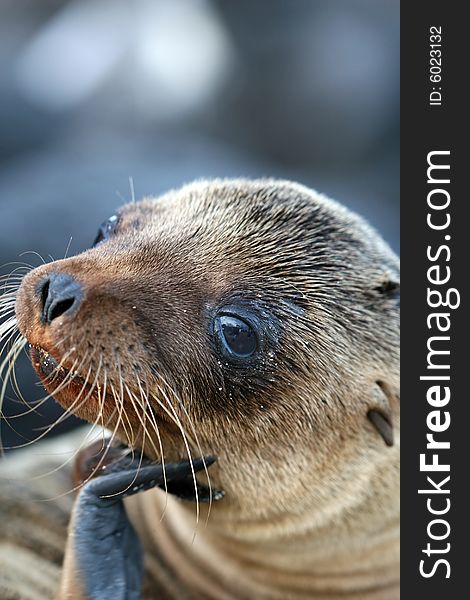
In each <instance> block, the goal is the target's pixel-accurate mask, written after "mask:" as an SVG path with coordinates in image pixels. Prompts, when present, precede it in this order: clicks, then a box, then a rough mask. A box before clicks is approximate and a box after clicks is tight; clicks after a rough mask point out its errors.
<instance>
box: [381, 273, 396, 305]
mask: <svg viewBox="0 0 470 600" xmlns="http://www.w3.org/2000/svg"><path fill="white" fill-rule="evenodd" d="M375 291H376V292H378V293H379V294H380V295H382V296H384V297H385V298H390V299H391V300H396V301H397V302H398V305H399V304H400V279H399V277H398V276H397V275H394V274H393V273H389V272H388V271H387V272H386V273H384V274H383V277H382V279H381V280H380V282H379V284H378V285H377V286H376V287H375Z"/></svg>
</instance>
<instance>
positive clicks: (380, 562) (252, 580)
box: [129, 492, 399, 600]
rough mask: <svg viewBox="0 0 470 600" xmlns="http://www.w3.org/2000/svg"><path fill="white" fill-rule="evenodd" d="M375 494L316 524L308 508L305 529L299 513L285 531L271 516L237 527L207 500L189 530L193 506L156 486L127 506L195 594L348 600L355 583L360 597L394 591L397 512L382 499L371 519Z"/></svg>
mask: <svg viewBox="0 0 470 600" xmlns="http://www.w3.org/2000/svg"><path fill="white" fill-rule="evenodd" d="M376 501H377V498H374V499H372V496H371V497H368V498H366V499H364V501H363V502H361V503H360V504H358V505H357V506H356V507H355V509H354V511H353V512H352V514H350V519H349V521H348V523H347V524H346V525H345V523H344V522H336V523H334V522H330V523H328V524H325V525H323V526H318V527H316V526H315V525H314V521H315V517H314V515H312V523H311V526H310V528H309V524H308V522H307V519H304V530H303V531H301V530H300V529H299V531H298V532H297V533H295V534H293V533H292V531H289V524H288V523H285V530H284V532H280V531H274V532H273V527H272V523H271V524H269V523H265V524H262V523H259V524H258V527H257V528H256V529H255V530H254V529H253V526H252V527H249V526H246V527H241V528H240V527H237V526H236V525H235V520H234V521H233V523H231V524H228V525H227V521H226V520H224V519H223V518H222V516H221V515H218V514H217V513H218V509H222V504H220V505H219V506H213V507H212V509H211V513H212V514H211V515H210V516H209V520H208V522H207V523H206V520H205V518H206V514H205V512H204V510H203V511H202V513H201V515H200V522H199V525H198V526H197V527H196V529H195V519H194V514H195V511H194V506H191V505H190V504H188V503H181V502H178V501H177V500H174V499H173V498H168V499H167V500H165V499H164V496H163V494H161V493H158V492H157V493H156V494H147V495H145V496H143V497H141V498H135V499H133V500H132V501H131V502H130V503H129V511H130V513H131V515H132V518H133V522H134V525H135V526H136V528H137V530H139V532H140V534H141V536H142V539H143V540H144V541H147V542H149V543H150V544H151V547H152V550H153V551H154V552H156V553H157V555H158V556H159V557H160V559H161V560H162V561H164V562H165V564H166V565H167V566H168V567H169V568H170V569H174V570H175V572H178V574H179V577H180V578H181V580H180V581H179V583H178V586H182V588H181V589H185V590H188V591H189V590H190V591H191V593H192V594H193V595H194V597H201V598H202V597H203V598H213V599H216V598H217V599H219V598H226V599H231V600H235V599H236V600H239V599H245V598H260V599H264V598H265V599H270V600H284V599H285V598H289V599H292V600H296V599H299V600H300V599H301V598H305V595H306V594H308V597H309V598H312V599H313V598H328V599H332V600H335V599H336V598H338V599H341V600H347V599H348V598H349V597H351V598H357V597H358V596H357V594H358V590H360V591H361V596H360V597H361V599H363V600H388V599H389V598H390V597H392V596H393V593H398V592H397V590H398V576H397V568H398V562H399V523H398V513H397V510H396V507H395V508H394V507H391V506H388V507H387V508H386V510H384V513H383V514H382V515H381V517H380V522H376V521H375V520H374V518H373V517H371V508H370V503H371V502H372V503H375V502H376ZM166 502H168V505H167V510H166V511H165V516H164V518H163V519H162V520H160V517H161V513H162V510H163V507H164V506H165V504H166ZM149 530H152V535H151V539H150V538H149V537H148V533H146V532H148V531H149ZM256 531H257V532H258V535H256V533H255V532H256ZM194 533H195V535H194ZM154 575H155V577H156V578H157V579H158V573H157V574H155V573H154ZM178 586H176V585H175V588H174V589H179V587H178ZM227 590H230V592H227ZM349 593H350V596H349V595H348V594H349ZM177 597H178V596H175V598H177Z"/></svg>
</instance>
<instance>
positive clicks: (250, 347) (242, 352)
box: [214, 315, 258, 358]
mask: <svg viewBox="0 0 470 600" xmlns="http://www.w3.org/2000/svg"><path fill="white" fill-rule="evenodd" d="M214 328H215V335H216V336H217V339H218V342H219V347H220V350H221V351H222V353H223V354H224V355H225V356H227V357H228V358H249V357H250V356H252V355H253V354H254V353H255V352H256V350H257V349H258V337H257V335H256V332H255V330H254V328H253V326H252V325H251V324H250V323H248V322H247V321H245V320H243V319H240V318H239V317H236V316H234V315H220V316H218V317H216V319H215V321H214Z"/></svg>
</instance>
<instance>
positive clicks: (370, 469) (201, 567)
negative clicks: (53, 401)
mask: <svg viewBox="0 0 470 600" xmlns="http://www.w3.org/2000/svg"><path fill="white" fill-rule="evenodd" d="M52 271H54V272H56V273H57V272H63V273H68V274H71V275H73V276H74V277H75V278H76V279H77V280H78V281H80V283H81V284H82V287H83V289H84V294H85V295H84V300H83V302H82V305H81V307H80V309H79V311H78V313H76V314H75V315H72V316H70V317H68V316H64V317H60V318H58V319H57V320H55V321H53V323H52V324H51V325H50V326H46V325H44V324H42V323H41V321H40V318H39V300H38V298H37V293H36V289H37V285H38V282H39V281H40V280H41V279H42V278H44V277H45V276H46V275H47V274H48V273H50V272H52ZM397 281H398V261H397V259H396V257H395V256H394V254H393V253H392V252H391V251H390V249H389V248H388V247H387V246H386V245H385V244H384V243H383V242H382V241H381V239H380V238H379V237H378V236H377V234H376V233H375V232H374V231H373V230H371V229H370V228H369V227H368V226H367V225H366V224H365V223H364V222H363V221H362V220H361V219H359V218H358V217H356V216H355V215H353V214H351V213H350V212H348V211H347V210H346V209H344V208H342V207H341V206H340V205H338V204H336V203H334V202H332V201H330V200H328V199H326V198H325V197H323V196H320V195H318V194H316V193H315V192H312V191H311V190H308V189H307V188H305V187H302V186H300V185H297V184H294V183H290V182H280V181H272V180H261V181H246V180H233V181H231V180H227V181H213V182H205V181H202V182H197V183H194V184H191V185H189V186H186V187H184V188H182V189H181V190H179V191H174V192H170V193H168V194H166V195H165V196H163V197H161V198H159V199H158V200H154V199H146V200H144V201H142V202H140V203H137V204H130V205H127V206H125V207H124V208H123V209H122V210H121V211H120V222H119V225H118V228H117V230H116V232H115V233H114V234H113V235H112V236H111V238H110V240H109V241H107V242H106V243H104V244H102V245H100V246H98V247H96V248H93V249H90V250H88V251H86V252H84V253H83V254H81V255H79V256H76V257H72V258H67V259H65V260H62V261H58V262H55V263H52V264H48V265H44V266H42V267H39V268H38V269H35V270H34V271H32V272H31V273H30V274H28V275H27V276H26V278H25V279H24V281H23V283H22V286H21V288H20V290H19V292H18V296H17V306H16V310H17V317H18V322H19V326H20V329H21V332H22V333H23V335H24V336H26V337H27V338H28V340H29V342H30V343H31V344H33V345H35V346H40V347H42V348H45V349H46V350H47V351H48V352H50V353H51V354H52V355H53V356H55V358H56V359H58V360H61V359H62V358H63V357H66V359H65V361H64V366H65V367H67V368H70V367H71V366H72V365H74V368H75V369H77V370H78V371H79V374H80V375H81V376H82V377H83V378H85V377H86V376H87V375H88V380H89V381H90V382H94V377H95V376H96V383H97V384H99V385H100V386H101V387H100V390H101V391H102V387H103V381H102V378H103V376H104V372H106V381H107V391H108V395H107V396H106V399H105V402H104V411H103V413H104V414H103V419H102V421H103V422H104V424H106V425H107V427H108V428H110V429H113V427H114V426H115V425H116V422H117V416H118V415H117V414H116V406H115V399H114V398H113V396H112V394H111V393H110V390H111V387H112V388H114V390H115V393H116V394H117V395H118V396H119V398H121V400H122V403H123V404H122V406H123V411H124V413H125V415H126V418H125V420H124V422H123V423H121V424H120V425H119V427H118V435H119V437H121V438H122V439H124V440H125V441H127V442H129V443H130V444H132V445H134V446H137V447H142V446H144V450H145V452H146V454H147V455H149V456H153V457H154V458H156V459H158V460H161V456H160V451H159V444H158V440H157V438H156V434H155V431H154V430H153V429H152V428H151V427H150V416H148V415H147V411H145V410H144V408H143V407H138V406H137V407H136V405H135V398H140V399H142V398H143V397H145V398H148V400H149V404H150V407H151V408H150V409H148V410H149V411H153V414H154V415H155V418H156V421H157V423H158V428H159V433H160V435H161V440H162V444H163V449H164V456H165V459H166V460H172V459H181V458H183V457H184V456H185V447H184V444H183V441H182V436H181V434H180V433H179V431H178V428H177V427H176V426H175V423H174V421H173V419H171V418H170V417H169V415H168V414H167V413H166V412H165V411H164V410H162V408H161V405H160V404H159V401H160V402H161V403H162V404H163V405H165V406H169V404H171V405H172V407H173V408H172V410H174V411H175V413H176V414H177V416H178V418H179V419H180V421H181V423H182V424H183V426H184V429H185V431H186V432H187V433H188V437H190V438H191V449H192V452H193V453H194V454H193V455H197V454H199V447H198V445H197V444H196V442H195V438H196V435H197V441H198V444H199V445H200V449H201V450H202V452H203V453H205V454H215V455H217V456H218V457H219V462H218V464H217V465H215V466H214V467H213V468H211V470H210V476H211V481H212V484H213V485H215V486H217V487H220V488H222V489H224V490H225V492H226V497H225V499H224V500H223V501H221V502H219V503H217V504H214V505H213V506H212V510H211V515H210V517H209V520H208V525H207V526H204V524H203V521H204V514H203V515H202V518H201V520H200V523H199V525H198V528H197V535H196V539H195V542H194V544H191V540H192V532H193V530H194V512H195V507H194V504H192V503H186V502H178V501H176V500H175V499H173V498H169V499H168V506H167V508H166V510H165V517H164V519H163V520H162V521H160V516H161V513H162V511H163V509H164V505H165V496H164V493H163V492H159V491H152V492H147V493H145V494H144V495H142V497H137V498H134V499H132V501H130V502H129V511H131V513H132V514H133V518H134V520H135V523H136V526H137V527H138V528H139V530H140V531H141V535H142V536H143V538H144V541H145V546H146V549H147V557H148V571H149V576H148V577H149V578H148V581H147V583H146V585H147V587H149V589H151V590H152V589H153V590H154V593H155V595H157V594H156V592H155V590H156V589H159V590H160V589H161V590H162V591H161V592H160V594H161V596H162V597H165V596H164V592H163V590H166V589H167V588H168V590H167V592H166V593H167V594H168V597H173V596H174V597H176V598H185V597H191V598H217V599H220V598H246V599H248V598H253V599H254V598H279V599H287V598H292V599H294V598H327V597H328V598H330V599H332V598H343V599H344V598H357V599H359V598H360V599H364V600H365V599H371V600H372V599H377V600H378V599H392V598H397V597H398V457H399V454H398V453H399V449H398V448H399V401H398V376H399V373H398V343H399V332H398V329H399V321H398V307H397V301H396V298H395V297H394V296H395V294H394V291H395V287H396V282H397ZM237 302H249V303H252V304H253V305H256V307H257V310H258V311H259V314H261V315H268V316H269V319H272V320H273V322H275V323H276V324H277V325H276V327H277V329H276V335H275V341H274V342H273V344H272V346H270V348H269V352H266V355H265V356H264V357H263V360H261V361H259V362H257V363H256V364H255V365H254V366H253V367H250V368H244V367H242V368H240V369H234V368H233V367H231V366H230V365H228V364H224V361H223V360H221V359H220V357H219V356H218V355H217V353H216V352H215V350H214V346H213V343H212V340H211V335H210V318H211V315H213V314H214V311H215V310H216V308H217V307H220V306H224V305H227V304H234V303H237ZM267 318H268V317H267ZM90 373H91V375H90ZM137 380H138V381H140V382H141V387H140V388H139V387H138V384H137V383H136V381H137ZM122 382H125V384H126V385H127V386H128V387H129V390H130V392H132V393H133V394H134V403H133V402H132V398H131V397H130V396H129V394H128V393H126V391H125V390H124V392H122V391H121V392H119V389H120V386H121V383H122ZM45 384H46V386H48V390H49V391H51V392H53V391H54V383H53V382H52V383H51V382H50V381H49V382H48V381H45ZM55 385H57V382H56V383H55ZM142 389H143V390H144V391H145V394H144V395H143V394H142ZM78 391H79V386H78V387H77V385H69V386H67V387H66V388H65V389H64V390H63V391H61V392H60V393H59V394H57V395H56V398H57V400H59V402H61V403H62V404H63V405H64V406H65V407H68V408H70V407H73V403H74V399H75V398H76V396H77V392H78ZM148 391H150V394H147V392H148ZM99 408H100V392H99V391H98V390H97V389H95V390H94V391H93V393H91V395H90V397H89V398H88V400H87V402H86V403H85V404H84V406H81V408H80V410H78V411H77V412H78V414H79V415H80V416H81V417H83V418H85V419H87V420H89V421H92V422H93V421H95V420H97V416H98V411H99ZM139 409H140V410H139ZM73 410H75V408H74V409H73ZM370 410H374V411H378V412H379V413H381V414H382V415H384V416H385V417H386V419H387V420H388V421H389V422H390V423H391V424H392V425H393V430H394V445H393V446H391V447H388V446H386V444H385V443H384V441H383V439H382V438H381V437H380V435H379V433H378V431H377V429H376V428H375V427H374V425H373V423H372V422H371V421H370V420H369V419H368V418H367V415H368V412H369V411H370ZM139 412H140V414H139ZM143 413H145V422H144V425H145V426H146V429H147V430H148V432H149V434H146V435H144V434H143V429H144V427H143V424H142V421H143V417H142V414H143ZM149 435H150V439H149ZM162 565H163V566H162ZM169 574H171V575H169ZM148 594H150V595H149V596H148V597H152V595H151V594H152V592H151V591H150V592H148ZM172 594H173V596H172ZM161 596H158V597H159V598H160V597H161Z"/></svg>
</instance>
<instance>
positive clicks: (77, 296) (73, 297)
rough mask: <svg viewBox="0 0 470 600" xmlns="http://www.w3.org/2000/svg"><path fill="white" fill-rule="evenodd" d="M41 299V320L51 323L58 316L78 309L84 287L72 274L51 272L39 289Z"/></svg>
mask: <svg viewBox="0 0 470 600" xmlns="http://www.w3.org/2000/svg"><path fill="white" fill-rule="evenodd" d="M37 292H38V295H39V296H40V300H41V320H42V321H43V323H47V324H48V325H50V324H51V323H52V321H53V320H54V319H57V317H60V316H63V315H67V314H70V313H72V312H73V311H74V310H76V309H77V308H78V307H79V306H80V303H81V299H82V295H83V294H82V288H81V286H80V284H79V283H78V281H77V280H76V279H74V278H73V277H72V276H71V275H67V274H64V273H51V274H50V275H49V277H48V278H47V279H45V280H43V281H42V282H41V283H40V284H39V286H38V289H37Z"/></svg>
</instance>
